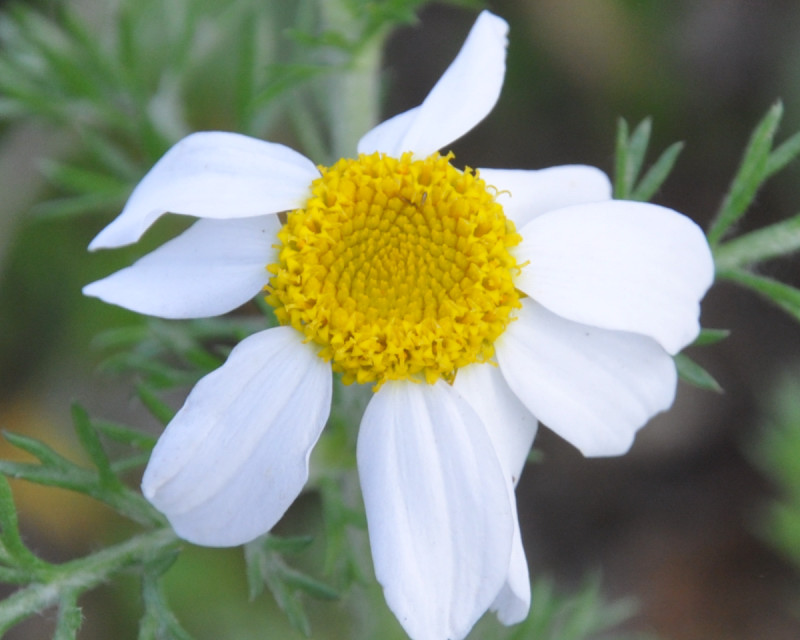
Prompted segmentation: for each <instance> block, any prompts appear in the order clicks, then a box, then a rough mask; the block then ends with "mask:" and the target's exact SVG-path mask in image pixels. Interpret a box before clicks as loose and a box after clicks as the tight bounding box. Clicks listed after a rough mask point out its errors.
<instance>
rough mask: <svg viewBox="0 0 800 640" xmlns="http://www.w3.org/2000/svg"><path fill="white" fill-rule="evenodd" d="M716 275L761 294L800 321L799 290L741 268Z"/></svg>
mask: <svg viewBox="0 0 800 640" xmlns="http://www.w3.org/2000/svg"><path fill="white" fill-rule="evenodd" d="M717 275H718V276H719V277H720V278H723V279H726V280H732V281H733V282H736V283H738V284H740V285H742V286H744V287H747V288H748V289H751V290H752V291H755V292H756V293H759V294H761V295H762V296H764V297H765V298H767V299H768V300H770V301H771V302H773V303H775V304H776V305H778V306H779V307H780V308H781V309H783V310H784V311H785V312H786V313H788V314H789V315H791V316H792V317H794V319H795V320H797V321H798V322H800V290H798V289H795V288H794V287H792V286H790V285H788V284H784V283H783V282H778V281H777V280H773V279H772V278H767V277H765V276H757V275H755V274H753V273H749V272H747V271H743V270H741V269H731V270H729V271H720V272H719V273H718V274H717Z"/></svg>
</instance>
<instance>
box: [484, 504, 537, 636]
mask: <svg viewBox="0 0 800 640" xmlns="http://www.w3.org/2000/svg"><path fill="white" fill-rule="evenodd" d="M512 505H513V507H514V514H513V517H514V522H515V527H514V539H513V540H512V543H511V560H510V562H509V567H508V577H507V578H506V582H505V584H504V585H503V588H502V589H501V590H500V593H499V594H498V595H497V598H495V601H494V602H493V603H492V606H491V607H490V608H491V610H492V611H494V612H496V613H497V619H498V620H500V622H502V623H503V624H505V625H510V624H517V623H518V622H522V621H523V620H524V619H525V618H527V617H528V611H530V608H531V579H530V575H529V574H528V561H527V560H526V559H525V550H524V549H523V548H522V535H521V534H520V530H519V522H518V519H517V507H516V503H515V502H513V494H512Z"/></svg>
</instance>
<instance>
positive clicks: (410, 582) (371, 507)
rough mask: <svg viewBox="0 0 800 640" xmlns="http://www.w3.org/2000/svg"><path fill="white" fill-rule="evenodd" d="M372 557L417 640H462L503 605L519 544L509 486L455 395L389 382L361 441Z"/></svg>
mask: <svg viewBox="0 0 800 640" xmlns="http://www.w3.org/2000/svg"><path fill="white" fill-rule="evenodd" d="M358 469H359V476H360V479H361V487H362V492H363V494H364V504H365V506H366V511H367V524H368V526H369V536H370V542H371V546H372V557H373V561H374V565H375V573H376V576H377V578H378V581H379V582H380V583H381V584H382V585H383V589H384V595H385V597H386V601H387V603H388V605H389V607H390V608H391V610H392V611H393V612H394V614H395V615H396V616H397V619H398V620H399V621H400V624H402V625H403V627H404V628H405V630H406V632H407V633H408V635H409V636H411V638H413V640H442V639H443V638H449V639H452V640H460V639H461V638H463V637H464V636H465V635H466V634H467V633H469V630H470V629H471V628H472V625H473V624H475V622H476V621H477V620H478V618H479V617H480V616H481V615H482V614H483V613H484V612H485V611H486V610H487V609H488V608H489V606H490V605H491V604H492V602H493V601H494V600H495V598H496V597H497V595H498V593H499V591H500V589H501V587H502V586H503V584H504V582H505V579H506V577H507V574H508V567H509V559H510V554H511V543H512V539H513V526H514V522H513V519H512V505H511V504H510V501H509V499H508V483H507V482H506V481H505V479H504V477H503V472H502V469H501V466H500V462H499V461H498V459H497V456H496V455H495V454H494V449H493V446H492V443H491V440H490V438H489V436H488V434H487V433H486V429H485V427H484V426H483V424H482V423H481V421H480V418H479V417H478V416H477V415H476V414H475V412H474V411H472V410H471V409H470V407H469V405H468V404H466V403H465V402H464V401H463V400H462V398H461V397H460V396H459V395H458V393H456V392H455V391H454V390H453V389H452V387H450V386H449V385H447V384H446V383H444V382H442V381H439V382H437V383H436V385H434V386H429V385H424V384H413V383H410V382H387V383H386V384H385V385H384V386H383V387H382V388H381V389H380V391H378V392H377V393H376V394H375V396H374V397H373V399H372V400H371V401H370V403H369V405H368V406H367V410H366V412H365V413H364V418H363V420H362V422H361V430H360V432H359V436H358Z"/></svg>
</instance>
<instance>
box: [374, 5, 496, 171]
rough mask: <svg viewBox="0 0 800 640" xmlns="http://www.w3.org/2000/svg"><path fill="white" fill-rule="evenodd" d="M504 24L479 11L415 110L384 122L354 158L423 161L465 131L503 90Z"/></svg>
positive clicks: (482, 117) (480, 118)
mask: <svg viewBox="0 0 800 640" xmlns="http://www.w3.org/2000/svg"><path fill="white" fill-rule="evenodd" d="M507 34H508V24H507V23H506V22H505V20H503V19H502V18H499V17H498V16H496V15H494V14H492V13H489V12H488V11H483V12H482V13H481V14H480V15H479V16H478V19H477V20H476V21H475V24H474V25H473V27H472V29H471V31H470V32H469V35H468V36H467V39H466V41H465V42H464V45H463V46H462V47H461V51H459V53H458V55H457V56H456V58H455V60H453V62H452V63H451V65H450V66H449V67H448V68H447V70H446V71H445V72H444V74H443V75H442V77H441V78H440V79H439V81H438V82H437V83H436V85H434V87H433V89H431V92H430V93H429V94H428V96H427V97H426V98H425V100H424V101H423V103H422V104H421V105H420V106H419V107H415V108H414V109H411V110H409V111H406V112H404V113H401V114H399V115H397V116H395V117H394V118H391V119H389V120H386V121H385V122H383V123H381V124H379V125H378V126H377V127H375V128H374V129H372V130H371V131H370V132H368V133H367V134H366V135H365V136H364V137H363V138H361V140H360V141H359V143H358V152H359V153H373V152H375V151H380V152H383V153H385V154H387V155H390V156H395V157H397V156H399V155H401V154H402V153H403V152H405V151H411V152H413V153H414V154H416V155H417V156H423V157H424V156H428V155H430V154H431V153H433V152H434V151H437V150H438V149H441V148H443V147H446V146H447V145H449V144H450V143H452V142H453V141H455V140H457V139H458V138H460V137H461V136H463V135H464V134H465V133H467V132H468V131H470V130H471V129H472V128H473V127H474V126H475V125H477V124H478V123H479V122H480V121H481V120H483V119H484V118H485V117H486V116H487V115H488V114H489V112H490V111H491V110H492V108H493V107H494V105H495V103H496V102H497V99H498V97H499V96H500V90H501V88H502V86H503V76H504V75H505V69H506V47H507V46H508V39H507V37H506V35H507Z"/></svg>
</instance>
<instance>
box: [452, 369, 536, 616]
mask: <svg viewBox="0 0 800 640" xmlns="http://www.w3.org/2000/svg"><path fill="white" fill-rule="evenodd" d="M453 388H454V389H455V390H456V391H458V393H459V394H460V395H461V397H462V398H464V400H465V401H466V402H468V403H469V405H470V406H471V407H472V408H473V409H474V410H475V412H476V413H477V414H478V416H479V417H480V418H481V420H482V421H483V424H484V425H485V426H486V429H487V431H488V432H489V436H490V437H491V439H492V443H493V444H494V448H495V452H496V453H497V456H498V458H499V459H500V464H501V465H502V466H503V471H504V472H505V474H506V480H507V481H508V485H507V486H508V493H509V501H510V502H511V506H512V510H513V519H514V522H515V526H514V539H513V542H512V549H511V559H510V562H509V571H508V578H507V579H506V583H505V585H504V586H503V588H502V589H501V591H500V594H499V595H498V596H497V598H496V600H495V602H494V604H492V607H491V609H492V610H493V611H496V612H497V617H498V618H499V620H500V622H502V623H503V624H507V625H509V624H516V623H517V622H520V621H522V620H524V619H525V617H526V616H527V615H528V610H529V609H530V603H531V585H530V578H529V576H528V563H527V560H526V559H525V551H524V550H523V548H522V536H521V534H520V531H519V523H518V521H517V507H516V497H515V496H514V487H515V486H516V485H517V482H519V477H520V475H521V473H522V469H523V468H524V466H525V461H526V460H527V459H528V453H529V452H530V450H531V445H532V444H533V439H534V437H535V436H536V429H537V426H538V422H537V421H536V418H535V417H534V416H533V414H532V413H531V412H530V411H528V409H527V408H526V407H525V405H523V404H522V403H521V402H520V400H519V398H517V396H516V395H514V392H513V391H512V390H511V388H510V387H509V386H508V383H506V381H505V378H503V374H502V373H500V369H499V368H498V367H493V366H491V365H489V364H473V365H470V366H467V367H462V368H461V369H459V370H458V375H457V376H456V380H455V383H454V384H453Z"/></svg>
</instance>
